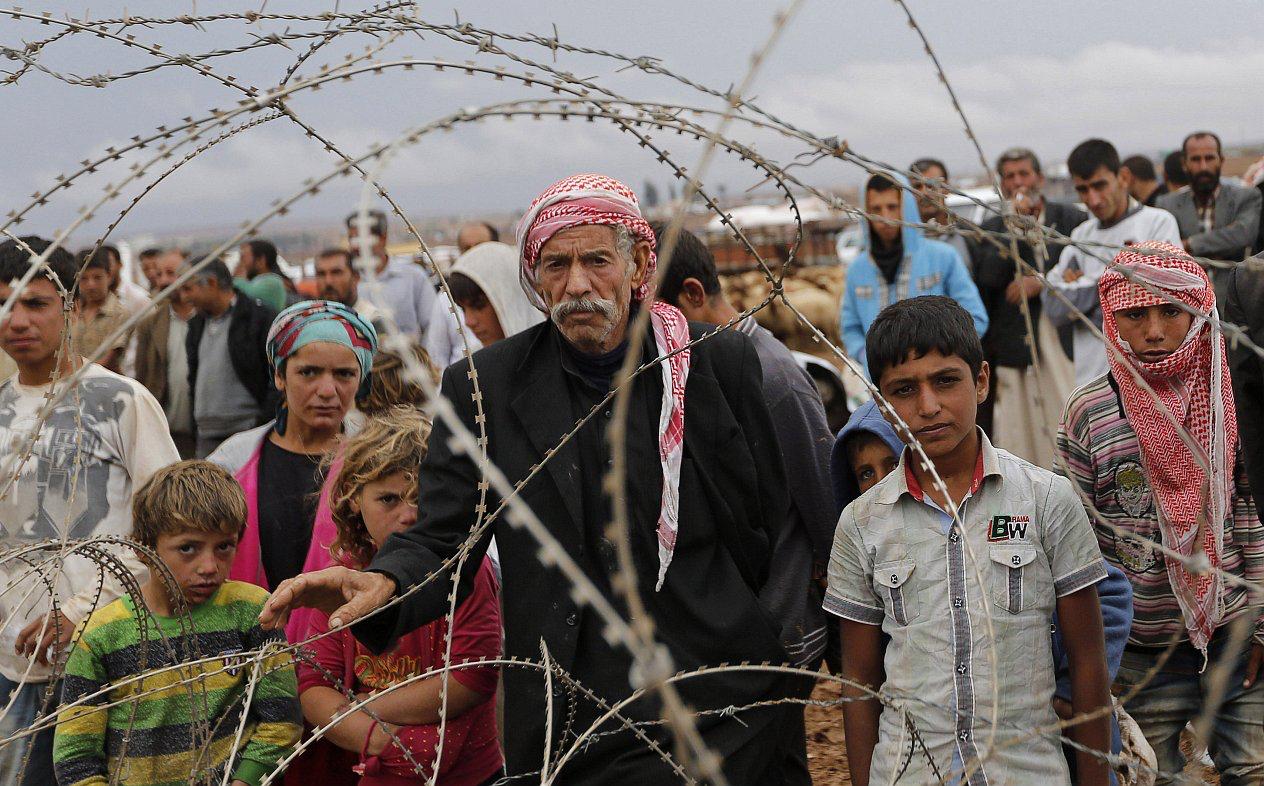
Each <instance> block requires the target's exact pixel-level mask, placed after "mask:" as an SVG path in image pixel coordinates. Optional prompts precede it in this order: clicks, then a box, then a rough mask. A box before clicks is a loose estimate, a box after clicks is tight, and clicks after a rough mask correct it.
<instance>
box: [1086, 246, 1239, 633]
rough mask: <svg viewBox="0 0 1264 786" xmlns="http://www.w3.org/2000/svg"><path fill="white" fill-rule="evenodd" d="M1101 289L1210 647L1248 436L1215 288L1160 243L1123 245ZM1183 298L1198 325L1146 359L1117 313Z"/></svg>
mask: <svg viewBox="0 0 1264 786" xmlns="http://www.w3.org/2000/svg"><path fill="white" fill-rule="evenodd" d="M1097 287H1098V293H1099V294H1100V296H1101V301H1102V332H1103V333H1104V334H1105V336H1106V340H1107V341H1108V342H1109V343H1110V344H1111V346H1112V347H1114V349H1116V350H1118V353H1116V352H1114V351H1108V352H1107V358H1108V360H1109V362H1110V368H1111V373H1112V375H1113V376H1114V378H1115V382H1116V383H1117V384H1118V385H1119V394H1120V400H1121V401H1122V402H1123V407H1124V413H1125V414H1126V415H1127V417H1128V421H1129V422H1130V423H1131V424H1132V427H1133V430H1134V431H1135V432H1136V434H1137V440H1138V442H1139V443H1140V445H1141V458H1142V461H1143V463H1144V465H1145V468H1146V473H1147V475H1148V476H1149V479H1150V486H1151V488H1152V490H1153V492H1154V495H1155V499H1156V503H1157V508H1156V512H1157V513H1158V517H1159V526H1160V528H1161V530H1162V532H1163V543H1164V544H1165V545H1167V546H1168V547H1169V548H1171V549H1172V550H1174V551H1176V552H1178V553H1179V554H1181V555H1182V556H1184V557H1192V558H1193V561H1194V563H1195V564H1194V565H1192V566H1191V565H1190V564H1188V563H1187V562H1185V561H1182V560H1180V559H1177V558H1175V557H1168V558H1167V559H1166V560H1165V561H1166V564H1167V572H1168V579H1169V581H1170V583H1171V585H1172V589H1173V591H1174V593H1175V595H1176V599H1177V602H1178V603H1179V604H1180V607H1181V611H1182V612H1183V614H1184V617H1185V627H1186V629H1187V630H1188V632H1189V637H1190V642H1191V643H1192V644H1194V646H1196V647H1198V648H1199V649H1200V650H1203V651H1204V652H1205V651H1206V647H1207V642H1208V640H1209V639H1210V638H1211V634H1212V632H1213V631H1214V630H1215V629H1216V626H1217V625H1218V624H1219V623H1220V620H1221V618H1222V617H1223V615H1224V582H1223V579H1222V577H1221V575H1220V573H1219V568H1220V565H1221V562H1222V558H1223V554H1224V525H1225V518H1226V517H1227V516H1230V515H1232V513H1233V502H1232V499H1233V494H1234V471H1233V470H1234V459H1235V453H1236V451H1237V435H1238V423H1237V420H1238V418H1237V410H1236V409H1235V408H1234V405H1233V390H1232V387H1231V385H1230V382H1229V365H1228V361H1227V360H1226V358H1225V344H1224V337H1223V336H1222V335H1221V333H1220V327H1219V312H1218V311H1217V309H1216V295H1215V291H1214V290H1213V289H1212V286H1211V281H1210V279H1208V278H1207V273H1206V271H1204V270H1203V269H1202V267H1201V266H1200V265H1199V264H1198V263H1197V262H1195V261H1194V260H1193V258H1192V257H1190V256H1189V255H1188V254H1186V253H1185V252H1184V251H1182V250H1181V249H1179V248H1177V247H1176V246H1173V245H1171V244H1170V243H1163V242H1158V241H1150V242H1146V243H1141V244H1139V245H1135V246H1128V247H1126V248H1124V249H1123V250H1122V251H1120V252H1119V255H1118V256H1116V257H1115V260H1114V262H1113V263H1112V264H1111V267H1110V269H1109V270H1107V271H1106V273H1104V274H1103V275H1102V278H1101V280H1100V281H1099V282H1098V285H1097ZM1173 300H1175V301H1176V302H1177V303H1178V304H1182V305H1184V306H1186V307H1187V308H1188V309H1189V311H1190V312H1191V313H1192V314H1193V317H1194V318H1193V322H1192V324H1191V325H1190V329H1189V332H1188V333H1187V334H1186V336H1185V340H1184V342H1183V343H1182V344H1181V345H1180V347H1179V348H1177V349H1176V351H1174V352H1173V353H1172V354H1170V355H1168V356H1167V357H1165V358H1163V359H1162V360H1159V361H1156V362H1153V363H1147V362H1144V361H1142V360H1141V359H1140V358H1139V357H1138V356H1137V354H1136V353H1135V352H1134V351H1133V348H1132V347H1131V346H1129V345H1128V343H1127V342H1126V341H1124V340H1123V339H1122V338H1120V336H1119V325H1118V323H1117V322H1116V320H1115V313H1116V312H1118V311H1123V310H1126V309H1132V308H1145V307H1149V306H1157V305H1164V304H1170V303H1172V302H1173ZM1136 376H1140V377H1141V378H1142V379H1143V380H1145V382H1146V384H1147V385H1149V386H1150V388H1151V389H1153V391H1154V393H1153V394H1151V393H1150V392H1149V391H1148V390H1146V389H1144V388H1143V387H1142V386H1141V385H1140V384H1139V383H1138V381H1137V379H1136ZM1199 554H1203V555H1205V556H1206V560H1207V564H1201V565H1199V564H1198V563H1202V560H1200V559H1199V558H1198V555H1199ZM1191 568H1192V569H1191Z"/></svg>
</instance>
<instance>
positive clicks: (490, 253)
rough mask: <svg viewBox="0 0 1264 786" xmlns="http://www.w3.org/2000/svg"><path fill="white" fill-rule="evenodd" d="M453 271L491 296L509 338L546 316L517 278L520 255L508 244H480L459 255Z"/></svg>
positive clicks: (489, 298)
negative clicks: (531, 299)
mask: <svg viewBox="0 0 1264 786" xmlns="http://www.w3.org/2000/svg"><path fill="white" fill-rule="evenodd" d="M450 273H460V274H461V275H463V276H466V277H467V278H469V279H470V280H471V281H473V282H474V283H475V284H477V285H478V288H479V289H481V290H483V294H484V295H486V296H487V302H488V303H491V305H492V308H493V309H495V311H496V319H498V320H500V329H501V330H502V331H504V333H505V338H509V337H510V336H512V335H514V334H515V333H521V332H522V331H524V330H526V329H527V328H529V327H531V326H532V325H538V324H540V322H542V321H543V320H544V316H543V315H542V314H541V313H540V311H539V310H538V309H536V308H535V306H534V305H533V304H532V302H531V301H530V300H528V299H527V298H526V297H525V296H524V295H523V292H522V288H521V287H520V286H519V285H518V282H517V281H515V279H516V278H517V276H518V254H517V252H515V251H514V248H513V246H510V245H506V244H504V243H496V242H491V243H479V244H478V245H477V246H474V247H473V248H471V249H470V250H469V251H466V252H465V253H464V254H462V255H461V256H459V257H457V259H456V262H454V263H453V264H452V270H451V271H450Z"/></svg>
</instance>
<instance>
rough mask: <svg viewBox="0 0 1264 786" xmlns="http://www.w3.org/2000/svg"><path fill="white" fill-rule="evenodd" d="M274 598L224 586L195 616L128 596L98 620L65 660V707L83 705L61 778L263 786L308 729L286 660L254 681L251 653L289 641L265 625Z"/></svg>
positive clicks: (277, 660) (65, 714)
mask: <svg viewBox="0 0 1264 786" xmlns="http://www.w3.org/2000/svg"><path fill="white" fill-rule="evenodd" d="M267 597H268V593H267V591H266V590H263V589H260V588H259V587H255V586H253V585H250V584H245V583H241V582H236V581H229V582H226V583H225V584H224V585H223V586H222V587H220V589H219V590H218V591H217V592H216V593H215V594H214V595H212V596H211V598H210V599H209V600H207V601H206V602H205V603H202V604H199V605H198V606H196V607H194V608H193V609H192V611H191V613H190V618H178V617H158V616H156V615H153V614H150V613H149V612H147V611H142V614H141V615H137V612H136V606H135V604H134V603H133V600H132V598H131V596H129V595H124V596H123V597H121V598H119V599H118V600H116V601H114V602H113V603H111V604H109V605H108V606H105V607H103V608H101V609H99V610H97V611H96V612H94V613H93V614H92V616H90V617H89V618H88V620H87V622H86V623H85V624H84V628H83V631H82V635H81V637H80V639H79V642H78V643H77V645H76V646H75V648H74V650H73V651H72V652H71V654H70V658H69V661H68V662H67V664H66V674H65V678H64V681H63V683H62V704H63V707H64V706H65V705H69V704H72V703H74V702H79V704H78V706H74V707H70V708H68V709H65V708H64V709H62V711H61V715H60V718H59V720H58V723H57V734H56V738H55V742H54V745H53V762H54V768H55V770H56V774H57V782H58V783H59V784H61V786H88V785H90V786H97V784H105V783H107V782H108V783H125V784H127V786H176V784H179V786H184V785H185V784H191V783H196V784H201V783H215V784H218V783H220V782H221V780H222V779H223V773H224V770H225V768H231V769H232V779H233V780H241V781H244V782H246V783H248V784H251V786H258V784H259V782H260V781H261V780H262V779H263V778H264V776H265V775H267V774H268V773H269V772H271V771H272V770H273V769H274V768H275V766H276V763H277V761H278V760H279V759H280V758H281V757H282V756H284V755H285V754H286V753H287V752H288V751H289V750H290V749H291V748H292V747H293V746H294V745H295V744H296V743H297V742H298V739H299V735H300V732H301V730H302V727H301V726H300V718H301V711H300V709H299V703H298V696H297V683H296V680H295V675H294V666H293V663H292V661H291V658H290V656H289V654H288V653H277V654H273V655H270V656H268V657H267V658H265V659H263V660H262V661H260V662H258V663H259V664H260V665H259V666H258V674H257V676H256V675H254V674H253V672H254V671H255V670H256V661H252V660H251V657H250V652H251V651H253V650H258V649H260V648H261V647H263V646H264V645H265V644H270V643H279V644H284V643H285V640H284V638H283V637H282V636H281V635H280V634H279V633H268V632H265V631H264V630H263V629H262V628H260V627H259V621H258V616H259V611H260V609H261V608H262V606H263V602H264V601H265V600H266V599H267ZM190 627H191V629H192V632H190ZM142 630H143V631H144V635H143V638H142ZM182 663H188V664H189V665H188V666H180V665H177V664H182ZM164 667H174V668H164ZM141 673H145V674H146V676H145V677H144V679H143V680H132V679H130V678H132V677H135V676H136V675H138V674H141ZM252 680H254V681H255V684H254V691H253V693H252V694H248V693H247V690H248V688H249V685H250V683H251V681H252ZM106 704H110V705H112V706H110V707H108V708H106V707H103V706H102V705H106ZM243 705H244V706H247V707H248V709H247V710H246V713H245V718H244V722H243V718H242V707H243ZM239 727H240V728H242V729H243V731H242V734H241V745H240V747H239V748H238V749H236V750H234V747H233V745H234V740H235V739H236V738H237V731H238V728H239Z"/></svg>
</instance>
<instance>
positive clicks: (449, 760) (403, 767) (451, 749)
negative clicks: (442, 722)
mask: <svg viewBox="0 0 1264 786" xmlns="http://www.w3.org/2000/svg"><path fill="white" fill-rule="evenodd" d="M477 715H478V713H469V712H467V713H466V714H465V715H462V716H461V717H459V718H450V719H448V723H447V726H446V727H445V728H444V730H443V759H442V760H441V761H440V762H439V774H440V775H443V774H445V773H446V772H448V771H449V770H451V769H452V767H453V766H454V765H455V764H456V763H457V762H459V761H460V760H461V749H462V748H463V747H464V745H465V740H466V738H467V737H468V736H469V734H470V729H471V727H472V726H473V722H474V717H475V716H477ZM395 737H396V738H397V739H398V740H399V742H394V741H392V742H391V743H390V744H389V745H387V746H386V748H385V749H384V750H383V751H382V752H381V753H380V754H378V755H377V756H375V757H369V759H368V760H366V761H365V762H364V764H365V765H366V766H365V773H366V774H375V773H372V772H370V769H371V767H372V765H371V764H370V762H371V760H372V759H374V758H376V759H377V760H378V767H380V768H381V769H382V770H385V771H386V772H389V773H391V774H393V775H405V776H407V775H415V774H416V771H417V767H416V765H414V764H413V762H411V761H409V760H408V758H407V756H405V755H404V751H403V750H402V749H401V748H403V749H407V751H408V754H409V755H411V756H412V757H413V760H414V761H416V762H417V764H420V765H421V766H422V773H423V774H425V775H427V776H429V774H430V770H431V765H433V764H434V757H435V750H436V748H438V746H439V724H437V723H427V724H424V725H420V726H401V727H399V729H397V730H396V731H395Z"/></svg>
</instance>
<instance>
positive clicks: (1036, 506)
mask: <svg viewBox="0 0 1264 786" xmlns="http://www.w3.org/2000/svg"><path fill="white" fill-rule="evenodd" d="M980 440H981V443H982V451H981V453H982V455H981V457H980V459H981V460H980V465H979V468H978V470H977V471H976V475H975V481H974V484H972V487H971V492H970V494H969V495H968V496H967V497H966V499H965V501H964V502H963V503H962V505H961V508H960V510H959V514H960V518H961V521H962V523H963V524H964V529H962V528H961V527H959V526H956V525H953V524H952V523H951V518H950V517H949V516H948V515H947V514H946V513H944V512H943V511H942V510H941V509H940V508H939V507H938V506H937V505H935V504H934V503H933V502H932V501H931V498H930V497H929V496H926V495H924V494H923V493H922V489H921V488H920V487H919V486H918V484H917V480H916V478H915V477H914V476H913V474H912V472H911V471H909V469H908V466H909V465H908V460H909V456H908V451H905V454H904V456H902V457H901V459H900V465H899V466H898V467H897V468H896V469H895V471H893V472H892V473H891V474H890V475H888V476H887V477H886V478H884V479H883V480H882V482H880V483H879V484H878V485H877V486H875V487H874V488H872V489H870V490H869V491H868V492H867V493H865V494H864V495H862V496H861V497H860V498H859V499H857V500H856V501H855V502H853V503H852V504H851V505H849V506H848V507H847V509H846V510H844V511H843V515H842V517H841V519H840V520H839V524H838V530H837V532H836V534H835V538H834V549H833V553H832V555H831V557H830V566H829V590H828V592H827V593H826V597H825V603H824V606H825V608H826V610H828V611H831V612H833V613H834V614H837V615H839V616H841V617H843V618H845V619H849V620H853V621H855V622H861V623H865V624H869V625H881V626H882V630H883V632H884V633H886V634H887V635H888V636H890V637H891V640H890V642H889V643H888V644H887V648H886V656H885V669H886V683H885V684H884V685H883V686H882V692H883V694H884V696H887V697H889V698H890V699H891V704H890V705H885V706H884V707H883V710H882V716H881V720H880V721H879V730H878V745H877V747H876V748H875V750H874V754H873V764H872V767H871V769H870V777H871V778H872V780H873V782H875V783H885V782H887V781H889V780H890V778H891V776H892V774H893V773H895V772H897V771H900V770H903V775H902V777H901V778H900V780H899V782H900V783H910V784H921V783H928V782H938V781H939V778H938V777H936V776H935V774H934V773H935V770H936V769H937V770H938V772H939V773H940V774H941V776H942V777H943V778H944V779H946V780H947V781H948V782H959V781H961V780H962V778H961V775H962V772H963V763H964V764H965V767H966V768H968V769H969V770H970V772H971V774H970V778H969V781H968V782H969V783H970V784H971V786H976V785H981V784H991V785H995V784H1030V783H1041V784H1052V783H1068V782H1069V775H1068V771H1067V765H1066V760H1065V759H1064V758H1063V755H1062V750H1061V747H1060V745H1059V742H1058V739H1057V736H1056V734H1048V735H1044V736H1037V735H1036V734H1035V733H1034V730H1035V729H1037V728H1040V727H1045V728H1052V727H1054V725H1055V724H1056V723H1057V718H1056V716H1055V715H1054V713H1053V708H1052V705H1051V701H1052V699H1053V691H1054V674H1053V672H1054V664H1053V658H1052V656H1051V655H1050V640H1049V635H1050V633H1049V626H1050V623H1051V622H1052V618H1053V612H1054V608H1055V606H1056V601H1057V598H1060V597H1062V596H1064V595H1069V594H1071V593H1072V592H1076V591H1077V590H1080V589H1083V588H1084V587H1087V586H1090V585H1092V584H1095V583H1096V582H1098V581H1100V580H1101V579H1103V578H1105V576H1106V571H1105V567H1104V565H1103V562H1102V555H1101V552H1100V551H1099V550H1098V547H1097V540H1096V537H1095V536H1094V534H1093V528H1092V526H1091V525H1090V524H1089V520H1088V517H1087V516H1086V515H1085V513H1084V507H1083V505H1082V504H1081V503H1080V500H1079V498H1078V497H1077V496H1076V494H1075V491H1074V490H1073V489H1072V487H1071V484H1070V483H1069V482H1068V481H1067V480H1066V479H1065V478H1063V477H1060V476H1057V475H1054V474H1053V473H1051V472H1048V471H1046V470H1044V469H1040V468H1039V467H1036V466H1034V465H1032V464H1029V463H1027V462H1026V461H1023V460H1022V459H1020V458H1017V457H1016V456H1013V455H1012V454H1010V453H1007V452H1005V451H1003V450H998V449H996V448H994V447H993V446H992V444H991V443H990V442H989V441H988V439H987V437H986V436H983V435H982V432H980ZM893 707H894V708H893ZM900 709H903V710H904V711H905V712H907V715H908V719H909V722H910V724H911V726H912V727H913V728H915V729H916V731H917V733H918V735H919V736H920V740H921V743H922V744H924V745H925V748H926V752H927V753H928V754H929V756H930V758H931V759H933V762H934V767H933V768H932V766H931V763H930V762H929V761H927V753H923V752H922V750H921V747H920V745H919V744H918V743H917V742H916V741H911V740H910V733H909V731H908V730H907V729H906V728H905V725H904V722H903V720H902V717H901V713H900ZM993 718H995V719H996V720H997V723H996V724H995V729H993V724H992V719H993ZM993 733H995V736H993ZM910 751H911V759H910V758H909V756H910ZM906 759H908V763H907V766H905V760H906Z"/></svg>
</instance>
